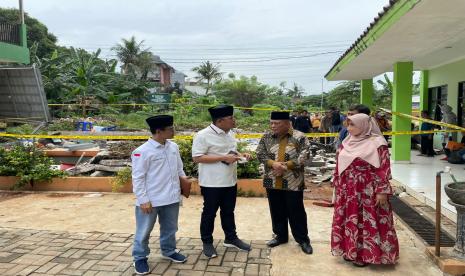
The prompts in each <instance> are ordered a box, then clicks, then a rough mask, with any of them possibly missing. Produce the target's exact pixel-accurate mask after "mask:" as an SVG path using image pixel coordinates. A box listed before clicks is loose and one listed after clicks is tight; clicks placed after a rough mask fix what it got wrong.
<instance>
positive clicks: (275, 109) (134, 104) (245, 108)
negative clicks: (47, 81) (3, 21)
mask: <svg viewBox="0 0 465 276" xmlns="http://www.w3.org/2000/svg"><path fill="white" fill-rule="evenodd" d="M186 104H187V105H189V106H200V107H212V106H215V105H212V104H189V103H150V104H136V103H133V104H131V103H128V104H101V103H95V104H89V106H92V105H94V106H95V105H96V106H102V105H105V106H153V105H186ZM81 105H82V104H73V103H70V104H48V106H81ZM234 108H235V109H242V110H256V111H288V112H292V110H288V109H279V108H265V107H263V108H262V107H242V106H234ZM308 112H323V111H321V110H308Z"/></svg>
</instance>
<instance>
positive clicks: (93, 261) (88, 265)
mask: <svg viewBox="0 0 465 276" xmlns="http://www.w3.org/2000/svg"><path fill="white" fill-rule="evenodd" d="M97 262H98V260H88V261H86V262H85V263H84V264H82V265H81V266H80V267H79V269H84V270H87V269H89V268H91V267H92V266H93V265H95V264H96V263H97Z"/></svg>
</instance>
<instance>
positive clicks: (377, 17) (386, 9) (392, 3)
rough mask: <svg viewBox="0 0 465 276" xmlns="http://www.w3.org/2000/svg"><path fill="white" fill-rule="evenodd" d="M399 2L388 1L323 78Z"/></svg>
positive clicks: (396, 0)
mask: <svg viewBox="0 0 465 276" xmlns="http://www.w3.org/2000/svg"><path fill="white" fill-rule="evenodd" d="M397 2H399V0H389V4H387V5H386V6H384V7H383V10H382V11H380V12H379V13H378V15H377V16H376V17H375V18H374V19H373V21H372V22H371V23H370V25H369V26H368V27H367V28H366V29H365V30H364V31H363V33H362V34H361V35H360V36H359V37H358V38H357V40H355V42H354V43H352V45H351V46H350V47H349V49H347V50H346V51H345V52H344V54H342V56H340V57H339V58H338V60H337V61H336V62H335V63H334V65H333V66H332V67H331V69H330V70H329V71H328V73H326V75H325V77H327V76H328V75H329V73H331V71H333V69H334V68H335V67H336V66H337V64H338V63H339V62H340V61H341V60H342V59H343V58H345V57H346V56H347V55H348V54H349V53H350V51H352V49H354V48H355V46H357V44H358V43H359V42H360V41H361V40H362V39H363V38H364V37H365V36H366V35H367V34H368V32H370V30H371V29H372V28H373V26H375V25H376V23H378V21H379V20H380V19H381V18H382V17H383V16H384V15H385V14H386V13H387V12H388V11H389V10H390V9H391V8H392V6H393V5H394V4H395V3H397Z"/></svg>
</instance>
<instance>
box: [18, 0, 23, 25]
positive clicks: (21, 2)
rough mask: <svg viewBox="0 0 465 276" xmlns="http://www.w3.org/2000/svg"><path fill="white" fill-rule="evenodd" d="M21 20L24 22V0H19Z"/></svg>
mask: <svg viewBox="0 0 465 276" xmlns="http://www.w3.org/2000/svg"><path fill="white" fill-rule="evenodd" d="M19 20H20V21H21V24H24V7H23V0H19Z"/></svg>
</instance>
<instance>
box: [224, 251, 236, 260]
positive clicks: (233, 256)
mask: <svg viewBox="0 0 465 276" xmlns="http://www.w3.org/2000/svg"><path fill="white" fill-rule="evenodd" d="M236 254H237V252H232V251H231V252H226V254H224V258H223V262H233V261H234V260H235V259H236Z"/></svg>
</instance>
